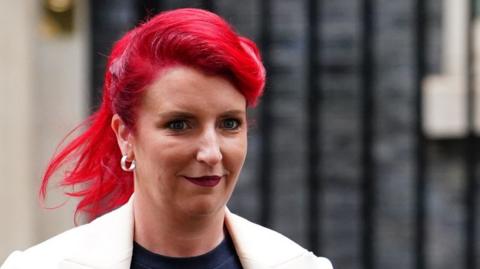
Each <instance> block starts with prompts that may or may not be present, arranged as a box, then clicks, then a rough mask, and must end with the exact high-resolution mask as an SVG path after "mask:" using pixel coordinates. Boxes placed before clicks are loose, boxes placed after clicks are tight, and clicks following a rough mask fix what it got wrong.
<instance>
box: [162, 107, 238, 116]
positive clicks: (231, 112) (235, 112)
mask: <svg viewBox="0 0 480 269" xmlns="http://www.w3.org/2000/svg"><path fill="white" fill-rule="evenodd" d="M244 113H246V111H245V110H240V109H233V110H227V111H225V112H223V113H221V114H220V115H221V116H222V117H225V116H236V115H240V114H244ZM158 117H159V118H172V117H173V118H195V113H192V112H187V111H182V110H173V111H167V112H160V113H158Z"/></svg>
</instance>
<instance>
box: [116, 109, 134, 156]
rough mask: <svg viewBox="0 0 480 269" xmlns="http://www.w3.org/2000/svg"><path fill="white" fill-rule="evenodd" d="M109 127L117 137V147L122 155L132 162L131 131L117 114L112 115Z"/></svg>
mask: <svg viewBox="0 0 480 269" xmlns="http://www.w3.org/2000/svg"><path fill="white" fill-rule="evenodd" d="M111 127H112V130H113V132H114V133H115V136H116V137H117V143H118V147H119V148H120V151H121V152H122V155H127V159H128V160H134V159H135V156H134V154H133V147H132V142H133V136H132V133H131V130H130V129H129V128H128V127H127V126H126V125H125V123H124V122H123V120H122V119H121V118H120V116H119V115H118V114H115V115H113V117H112V122H111Z"/></svg>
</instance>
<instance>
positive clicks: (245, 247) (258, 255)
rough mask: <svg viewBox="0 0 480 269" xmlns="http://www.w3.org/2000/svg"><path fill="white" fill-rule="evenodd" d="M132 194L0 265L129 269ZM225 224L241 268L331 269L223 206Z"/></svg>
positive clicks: (6, 268) (7, 267) (43, 268)
mask: <svg viewBox="0 0 480 269" xmlns="http://www.w3.org/2000/svg"><path fill="white" fill-rule="evenodd" d="M132 201H133V196H132V198H130V200H129V201H128V203H126V204H125V205H123V206H121V207H120V208H118V209H116V210H114V211H112V212H110V213H108V214H105V215H104V216H102V217H99V218H97V219H96V220H94V221H92V222H91V223H89V224H85V225H82V226H79V227H76V228H73V229H71V230H68V231H66V232H64V233H62V234H60V235H57V236H55V237H53V238H51V239H49V240H47V241H45V242H43V243H40V244H39V245H36V246H34V247H31V248H29V249H27V250H25V251H23V252H22V251H15V252H13V253H12V254H11V255H10V256H9V257H8V258H7V260H6V261H5V263H4V264H3V265H2V266H1V267H0V269H33V268H35V269H54V268H57V269H87V268H88V269H93V268H96V269H107V268H108V269H129V268H130V261H131V258H132V248H133V202H132ZM225 224H226V227H227V229H228V231H229V233H230V235H231V237H232V239H233V242H234V245H235V250H236V251H237V255H238V257H239V258H240V262H241V263H242V266H243V268H244V269H267V268H268V269H299V268H312V269H332V264H331V263H330V261H329V260H327V259H326V258H319V257H316V256H315V255H313V254H312V253H311V252H308V251H307V250H305V249H304V248H302V247H300V246H299V245H297V244H296V243H294V242H293V241H291V240H290V239H288V238H286V237H285V236H283V235H281V234H279V233H277V232H275V231H272V230H269V229H267V228H264V227H262V226H259V225H257V224H254V223H252V222H249V221H248V220H246V219H244V218H241V217H239V216H237V215H235V214H233V213H230V212H229V211H228V209H226V218H225Z"/></svg>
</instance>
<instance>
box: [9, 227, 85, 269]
mask: <svg viewBox="0 0 480 269" xmlns="http://www.w3.org/2000/svg"><path fill="white" fill-rule="evenodd" d="M84 230H85V226H79V227H75V228H73V229H70V230H68V231H66V232H63V233H61V234H59V235H56V236H54V237H52V238H50V239H48V240H46V241H43V242H41V243H39V244H37V245H35V246H32V247H30V248H28V249H26V250H24V251H18V250H17V251H14V252H13V253H12V254H10V256H8V258H7V259H6V260H5V262H4V264H3V265H2V266H1V267H0V268H1V269H11V268H12V269H13V268H33V267H31V266H34V267H35V268H49V267H50V268H56V265H57V264H58V262H59V261H60V260H62V259H63V257H65V256H67V255H68V253H69V252H72V249H73V248H74V246H75V245H76V243H77V242H78V241H79V240H80V238H82V235H81V234H82V233H84V232H83V231H84Z"/></svg>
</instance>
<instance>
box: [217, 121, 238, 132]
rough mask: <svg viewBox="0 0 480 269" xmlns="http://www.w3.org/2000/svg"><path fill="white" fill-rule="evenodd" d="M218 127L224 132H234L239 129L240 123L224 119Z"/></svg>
mask: <svg viewBox="0 0 480 269" xmlns="http://www.w3.org/2000/svg"><path fill="white" fill-rule="evenodd" d="M220 127H221V128H223V129H226V130H236V129H238V128H239V127H240V121H239V120H237V119H224V120H223V121H222V123H221V126H220Z"/></svg>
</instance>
